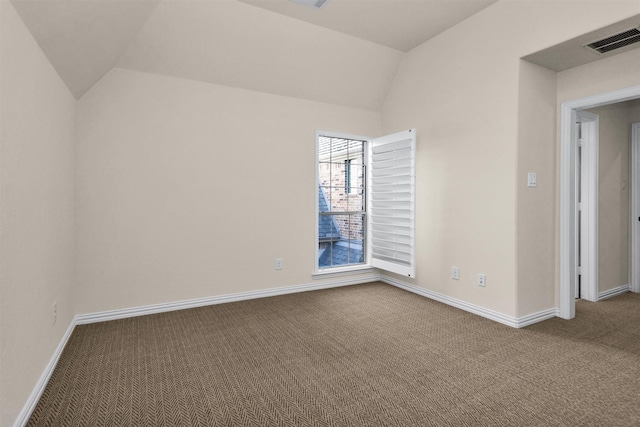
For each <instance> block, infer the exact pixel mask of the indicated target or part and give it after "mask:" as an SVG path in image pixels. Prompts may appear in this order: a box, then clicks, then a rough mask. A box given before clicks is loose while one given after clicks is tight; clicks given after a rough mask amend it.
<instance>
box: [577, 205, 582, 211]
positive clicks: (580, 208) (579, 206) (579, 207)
mask: <svg viewBox="0 0 640 427" xmlns="http://www.w3.org/2000/svg"><path fill="white" fill-rule="evenodd" d="M581 210H582V203H578V211H581Z"/></svg>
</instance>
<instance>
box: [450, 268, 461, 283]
mask: <svg viewBox="0 0 640 427" xmlns="http://www.w3.org/2000/svg"><path fill="white" fill-rule="evenodd" d="M451 278H452V279H453V280H460V268H459V267H455V266H454V267H451Z"/></svg>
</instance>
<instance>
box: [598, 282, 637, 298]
mask: <svg viewBox="0 0 640 427" xmlns="http://www.w3.org/2000/svg"><path fill="white" fill-rule="evenodd" d="M630 290H631V285H622V286H618V287H617V288H613V289H609V290H608V291H604V292H600V293H598V301H600V300H603V299H607V298H613V297H616V296H618V295H622V294H624V293H626V292H629V291H630Z"/></svg>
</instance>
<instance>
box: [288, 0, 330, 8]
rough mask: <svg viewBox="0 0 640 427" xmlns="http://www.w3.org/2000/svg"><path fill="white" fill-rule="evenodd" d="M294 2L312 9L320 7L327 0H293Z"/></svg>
mask: <svg viewBox="0 0 640 427" xmlns="http://www.w3.org/2000/svg"><path fill="white" fill-rule="evenodd" d="M293 1H294V2H296V3H300V4H302V5H305V6H309V7H312V8H314V9H322V7H323V6H324V5H326V4H327V2H328V1H329V0H293Z"/></svg>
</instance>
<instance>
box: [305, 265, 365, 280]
mask: <svg viewBox="0 0 640 427" xmlns="http://www.w3.org/2000/svg"><path fill="white" fill-rule="evenodd" d="M375 272H376V269H375V268H374V267H372V266H371V265H370V264H362V265H358V266H351V267H337V268H326V269H323V270H316V271H314V272H313V274H312V275H311V277H312V278H313V279H324V278H327V277H336V276H350V275H356V274H367V273H375Z"/></svg>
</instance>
